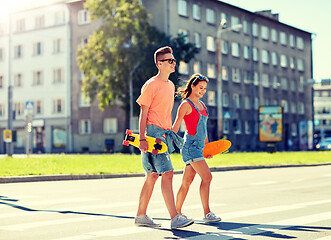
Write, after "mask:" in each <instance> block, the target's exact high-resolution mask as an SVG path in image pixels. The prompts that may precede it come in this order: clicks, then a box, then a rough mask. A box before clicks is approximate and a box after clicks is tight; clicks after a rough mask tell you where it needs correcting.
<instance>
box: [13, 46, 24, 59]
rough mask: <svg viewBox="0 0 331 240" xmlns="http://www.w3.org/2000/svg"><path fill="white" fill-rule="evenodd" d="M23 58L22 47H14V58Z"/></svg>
mask: <svg viewBox="0 0 331 240" xmlns="http://www.w3.org/2000/svg"><path fill="white" fill-rule="evenodd" d="M21 57H23V46H22V45H17V46H15V47H14V58H21Z"/></svg>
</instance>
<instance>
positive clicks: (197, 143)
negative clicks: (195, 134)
mask: <svg viewBox="0 0 331 240" xmlns="http://www.w3.org/2000/svg"><path fill="white" fill-rule="evenodd" d="M204 147H205V140H202V139H196V138H192V137H190V135H186V134H185V136H184V145H183V148H182V149H181V150H180V153H181V155H182V158H183V161H184V163H185V165H190V163H191V162H197V161H202V160H205V158H204V157H203V149H204Z"/></svg>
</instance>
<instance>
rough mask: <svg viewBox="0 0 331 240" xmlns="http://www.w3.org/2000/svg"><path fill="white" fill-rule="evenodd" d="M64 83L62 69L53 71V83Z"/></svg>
mask: <svg viewBox="0 0 331 240" xmlns="http://www.w3.org/2000/svg"><path fill="white" fill-rule="evenodd" d="M61 82H64V71H63V68H56V69H53V83H61Z"/></svg>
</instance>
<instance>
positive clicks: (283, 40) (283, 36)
mask: <svg viewBox="0 0 331 240" xmlns="http://www.w3.org/2000/svg"><path fill="white" fill-rule="evenodd" d="M286 38H287V36H286V33H285V32H280V44H282V45H287V39H286Z"/></svg>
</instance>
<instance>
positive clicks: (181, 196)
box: [176, 165, 196, 214]
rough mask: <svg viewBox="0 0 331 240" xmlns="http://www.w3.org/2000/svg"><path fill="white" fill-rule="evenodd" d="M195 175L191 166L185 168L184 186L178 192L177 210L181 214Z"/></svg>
mask: <svg viewBox="0 0 331 240" xmlns="http://www.w3.org/2000/svg"><path fill="white" fill-rule="evenodd" d="M195 174H196V172H195V171H194V169H193V168H192V166H191V165H188V166H185V169H184V174H183V179H182V185H181V186H180V188H179V190H178V193H177V198H176V210H177V212H178V213H179V214H180V213H182V206H183V204H184V200H185V198H186V196H187V193H188V190H189V188H190V185H191V183H192V182H193V179H194V177H195Z"/></svg>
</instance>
